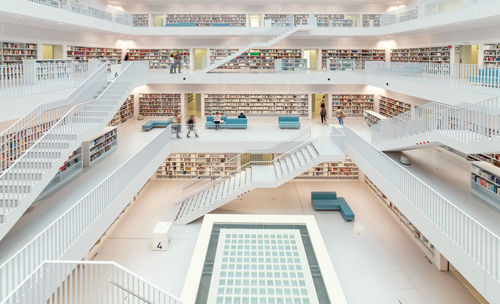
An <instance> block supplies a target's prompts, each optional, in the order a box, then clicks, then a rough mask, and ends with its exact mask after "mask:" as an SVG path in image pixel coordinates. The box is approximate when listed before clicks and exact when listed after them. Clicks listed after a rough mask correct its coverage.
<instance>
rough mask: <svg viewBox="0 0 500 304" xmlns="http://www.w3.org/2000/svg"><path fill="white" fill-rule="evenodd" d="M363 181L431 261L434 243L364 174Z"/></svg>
mask: <svg viewBox="0 0 500 304" xmlns="http://www.w3.org/2000/svg"><path fill="white" fill-rule="evenodd" d="M364 182H365V184H366V185H367V187H368V188H369V189H370V190H371V191H372V192H373V193H375V195H376V196H377V197H378V198H379V199H380V200H381V201H382V202H383V203H384V205H385V206H386V207H387V208H388V209H389V210H391V211H392V212H391V214H392V215H393V216H394V218H395V219H396V220H397V221H398V223H400V224H401V226H402V227H403V229H404V230H405V231H406V232H407V233H408V234H409V236H410V237H412V239H414V240H415V242H416V244H417V245H418V246H419V247H420V248H421V249H422V251H423V252H424V254H426V255H428V257H429V260H430V261H433V259H432V258H433V257H434V252H435V249H434V245H433V244H432V243H431V242H429V240H428V239H427V238H426V237H425V236H424V235H423V234H422V233H421V232H420V231H419V230H418V229H417V228H416V227H415V225H413V224H412V223H411V222H410V221H409V220H408V219H407V218H406V216H405V215H404V214H403V213H402V212H401V211H400V210H399V209H398V208H397V207H396V206H395V205H394V204H393V203H392V202H391V201H390V200H389V198H387V196H386V195H385V194H384V193H382V191H380V189H379V188H378V187H377V186H376V185H375V184H374V183H373V182H372V181H371V180H370V179H369V178H368V177H366V176H365V178H364Z"/></svg>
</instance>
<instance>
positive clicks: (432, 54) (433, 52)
mask: <svg viewBox="0 0 500 304" xmlns="http://www.w3.org/2000/svg"><path fill="white" fill-rule="evenodd" d="M391 61H395V62H426V63H450V48H449V47H447V46H442V47H424V48H410V49H394V50H391Z"/></svg>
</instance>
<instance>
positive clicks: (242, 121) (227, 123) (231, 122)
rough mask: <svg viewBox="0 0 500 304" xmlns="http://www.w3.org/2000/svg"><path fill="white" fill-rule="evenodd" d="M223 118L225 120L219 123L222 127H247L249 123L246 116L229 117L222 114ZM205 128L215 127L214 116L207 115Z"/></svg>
mask: <svg viewBox="0 0 500 304" xmlns="http://www.w3.org/2000/svg"><path fill="white" fill-rule="evenodd" d="M221 119H222V121H223V122H221V123H220V125H219V128H221V129H246V128H247V125H248V123H247V119H246V118H228V117H227V116H222V117H221ZM205 128H207V129H215V123H214V117H213V116H207V121H206V122H205Z"/></svg>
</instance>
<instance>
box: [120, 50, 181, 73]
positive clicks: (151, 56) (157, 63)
mask: <svg viewBox="0 0 500 304" xmlns="http://www.w3.org/2000/svg"><path fill="white" fill-rule="evenodd" d="M177 52H180V53H181V54H182V57H183V60H182V69H184V70H189V49H131V50H129V53H128V56H129V60H130V61H136V60H139V61H142V60H147V61H149V68H150V69H170V61H169V57H170V55H171V54H173V55H175V54H177Z"/></svg>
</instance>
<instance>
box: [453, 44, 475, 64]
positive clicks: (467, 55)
mask: <svg viewBox="0 0 500 304" xmlns="http://www.w3.org/2000/svg"><path fill="white" fill-rule="evenodd" d="M478 57H479V54H478V45H477V44H472V45H459V46H457V47H455V63H463V64H477V63H478Z"/></svg>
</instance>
